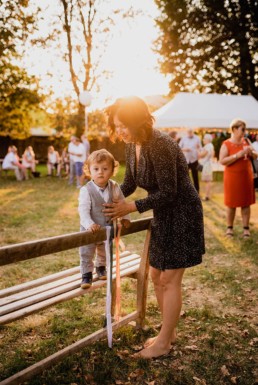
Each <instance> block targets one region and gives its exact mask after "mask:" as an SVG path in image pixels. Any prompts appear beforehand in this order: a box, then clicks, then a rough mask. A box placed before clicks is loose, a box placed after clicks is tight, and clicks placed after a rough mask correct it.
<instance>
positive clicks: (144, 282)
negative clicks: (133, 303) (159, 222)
mask: <svg viewBox="0 0 258 385" xmlns="http://www.w3.org/2000/svg"><path fill="white" fill-rule="evenodd" d="M150 237H151V231H150V228H149V229H148V230H147V234H146V238H145V242H144V248H143V253H142V258H141V263H140V267H139V271H138V273H137V313H138V318H137V321H136V326H137V327H138V328H142V327H143V326H144V320H145V314H146V303H147V291H148V278H149V248H150Z"/></svg>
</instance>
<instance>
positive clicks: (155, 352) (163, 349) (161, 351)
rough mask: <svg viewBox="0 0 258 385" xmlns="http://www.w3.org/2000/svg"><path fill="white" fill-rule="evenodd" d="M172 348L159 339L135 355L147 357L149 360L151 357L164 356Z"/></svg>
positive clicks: (136, 356)
mask: <svg viewBox="0 0 258 385" xmlns="http://www.w3.org/2000/svg"><path fill="white" fill-rule="evenodd" d="M170 349H171V347H170V346H162V345H161V344H159V343H158V342H157V341H156V342H155V341H154V342H153V343H152V344H151V345H150V346H149V347H147V348H145V349H142V350H141V351H140V352H138V353H136V354H134V355H133V357H135V358H145V359H147V360H148V359H151V358H157V357H161V356H164V355H166V354H168V353H169V352H170Z"/></svg>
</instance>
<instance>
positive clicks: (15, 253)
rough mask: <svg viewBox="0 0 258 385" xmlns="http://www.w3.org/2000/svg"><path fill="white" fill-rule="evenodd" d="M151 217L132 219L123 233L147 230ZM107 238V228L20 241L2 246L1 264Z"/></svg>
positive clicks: (0, 253) (0, 251) (0, 252)
mask: <svg viewBox="0 0 258 385" xmlns="http://www.w3.org/2000/svg"><path fill="white" fill-rule="evenodd" d="M150 219H151V218H145V219H140V220H136V221H132V222H131V226H130V227H129V228H128V229H125V228H123V229H122V232H121V235H128V234H133V233H136V232H139V231H143V230H146V229H147V228H148V226H149V224H150ZM105 239H106V231H105V229H101V230H100V231H98V232H97V233H95V234H92V233H91V232H89V231H85V232H78V233H72V234H65V235H60V236H57V237H51V238H45V239H40V240H36V241H32V242H24V243H19V244H16V245H9V246H3V247H1V248H0V266H4V265H8V264H10V263H14V262H19V261H24V260H27V259H32V258H36V257H40V256H43V255H49V254H52V253H56V252H60V251H64V250H69V249H73V248H75V247H79V246H83V245H88V244H91V243H96V242H101V241H104V240H105Z"/></svg>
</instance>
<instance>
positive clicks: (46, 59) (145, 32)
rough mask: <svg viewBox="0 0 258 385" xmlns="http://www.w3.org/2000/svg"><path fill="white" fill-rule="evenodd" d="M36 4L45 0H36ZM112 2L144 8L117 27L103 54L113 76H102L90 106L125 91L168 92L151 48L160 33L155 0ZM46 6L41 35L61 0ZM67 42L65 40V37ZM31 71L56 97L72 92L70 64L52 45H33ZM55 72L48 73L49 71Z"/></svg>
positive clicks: (51, 0)
mask: <svg viewBox="0 0 258 385" xmlns="http://www.w3.org/2000/svg"><path fill="white" fill-rule="evenodd" d="M33 1H34V4H35V5H42V1H40V0H33ZM111 2H112V6H114V7H116V6H117V7H118V8H122V6H123V4H124V5H125V7H128V6H130V5H131V6H132V7H133V8H134V9H139V8H140V9H141V11H142V14H141V15H140V16H138V17H137V18H136V19H135V20H130V22H129V23H128V22H126V21H125V20H123V21H122V22H121V23H117V24H116V25H115V27H114V30H113V29H112V31H113V34H112V35H113V36H112V37H111V39H109V41H108V48H107V50H106V52H105V54H104V56H103V59H102V60H103V61H102V63H103V68H105V70H108V71H110V73H112V76H111V77H110V78H109V79H107V80H106V79H103V80H102V81H101V84H100V92H99V93H96V92H95V94H94V92H93V93H92V94H91V96H92V103H91V109H94V108H98V107H103V106H104V104H105V103H106V101H107V99H109V100H110V101H113V100H114V99H116V98H117V97H120V96H126V95H138V96H140V97H144V96H147V95H166V94H167V93H168V92H169V89H168V79H166V78H165V77H164V75H162V74H160V72H159V68H158V56H157V54H155V53H154V52H153V50H152V48H153V41H154V40H155V39H156V38H157V36H158V30H157V27H156V26H155V22H154V18H155V16H156V15H157V14H158V10H157V7H156V5H155V3H154V1H153V0H141V1H139V0H124V1H123V2H121V0H112V1H111ZM43 3H44V5H45V6H47V9H46V11H45V13H44V19H43V20H42V21H41V23H40V30H39V32H38V35H40V34H43V35H44V34H46V33H47V32H48V22H49V20H50V14H51V13H53V12H55V11H56V9H57V3H58V0H44V2H43ZM64 44H65V40H64ZM24 63H25V66H26V67H27V68H28V71H29V73H30V74H33V75H36V76H39V77H40V78H41V79H42V80H41V85H42V86H43V87H45V88H46V89H48V88H49V87H51V88H52V90H53V92H54V96H55V97H63V96H66V95H71V94H73V88H72V85H71V81H70V73H69V69H68V64H65V63H64V62H63V61H62V60H61V59H60V58H59V57H58V55H56V52H54V51H53V50H51V49H45V50H43V49H39V48H34V49H33V50H31V51H30V52H29V54H28V55H27V56H25V57H24ZM50 72H51V73H52V75H53V76H49V75H48V73H50Z"/></svg>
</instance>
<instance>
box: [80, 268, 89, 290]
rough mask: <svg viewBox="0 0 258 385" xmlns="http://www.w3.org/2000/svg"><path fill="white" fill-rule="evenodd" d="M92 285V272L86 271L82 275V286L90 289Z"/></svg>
mask: <svg viewBox="0 0 258 385" xmlns="http://www.w3.org/2000/svg"><path fill="white" fill-rule="evenodd" d="M91 285H92V272H89V273H85V274H83V275H82V282H81V288H82V289H88V288H89V287H91Z"/></svg>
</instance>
